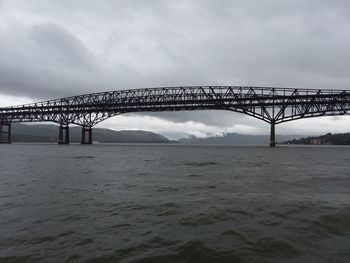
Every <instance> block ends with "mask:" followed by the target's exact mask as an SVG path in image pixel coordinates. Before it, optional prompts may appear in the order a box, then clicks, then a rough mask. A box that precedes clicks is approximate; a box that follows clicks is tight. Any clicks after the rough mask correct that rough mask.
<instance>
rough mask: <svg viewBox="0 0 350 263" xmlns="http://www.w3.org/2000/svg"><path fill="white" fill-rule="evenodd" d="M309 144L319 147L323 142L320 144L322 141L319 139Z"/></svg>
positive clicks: (312, 140)
mask: <svg viewBox="0 0 350 263" xmlns="http://www.w3.org/2000/svg"><path fill="white" fill-rule="evenodd" d="M310 144H312V145H321V144H323V142H322V140H321V139H317V138H316V139H311V141H310Z"/></svg>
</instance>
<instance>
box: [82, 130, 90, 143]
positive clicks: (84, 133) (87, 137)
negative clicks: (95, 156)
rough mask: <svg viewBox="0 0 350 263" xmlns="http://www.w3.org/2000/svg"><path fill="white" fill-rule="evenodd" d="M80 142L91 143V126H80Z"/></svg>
mask: <svg viewBox="0 0 350 263" xmlns="http://www.w3.org/2000/svg"><path fill="white" fill-rule="evenodd" d="M81 144H92V127H85V126H84V127H82V129H81Z"/></svg>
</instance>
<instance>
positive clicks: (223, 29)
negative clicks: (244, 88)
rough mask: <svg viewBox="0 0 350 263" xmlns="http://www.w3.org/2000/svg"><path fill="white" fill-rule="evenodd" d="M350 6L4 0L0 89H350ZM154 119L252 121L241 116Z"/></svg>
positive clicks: (313, 1)
mask: <svg viewBox="0 0 350 263" xmlns="http://www.w3.org/2000/svg"><path fill="white" fill-rule="evenodd" d="M349 8H350V3H349V1H346V0H335V1H327V0H306V1H305V0H295V1H279V0H265V1H260V0H247V1H232V0H223V1H211V0H192V1H188V0H180V1H170V0H162V1H161V0H155V1H137V0H128V1H126V0H120V1H93V0H84V1H82V0H77V1H68V0H63V1H46V0H28V1H19V0H11V1H10V0H7V1H6V0H5V1H1V0H0V39H1V41H0V95H1V94H3V95H6V94H7V95H16V96H21V97H28V98H31V99H33V100H40V99H49V98H55V97H61V96H69V95H74V94H81V93H89V92H95V91H104V90H116V89H127V88H140V87H154V86H172V85H173V86H179V85H215V84H217V85H220V84H223V85H259V86H260V85H261V86H284V87H303V88H339V89H349V83H350V74H349V73H350V72H349V71H350V59H349V58H350V50H349V48H348V46H349V44H350V26H349V25H350V17H349V16H348V13H347V10H349ZM153 116H158V117H160V118H163V119H167V120H171V121H174V122H182V121H185V120H197V121H200V122H203V123H209V124H211V125H216V126H219V127H224V126H227V125H229V124H230V123H233V122H239V123H247V124H248V123H251V122H250V120H251V119H250V118H248V117H246V116H241V115H237V114H232V113H220V117H217V116H218V115H217V114H216V113H211V112H200V113H193V112H190V113H189V112H183V113H176V114H175V113H159V114H153ZM214 116H216V117H214ZM254 124H255V123H254Z"/></svg>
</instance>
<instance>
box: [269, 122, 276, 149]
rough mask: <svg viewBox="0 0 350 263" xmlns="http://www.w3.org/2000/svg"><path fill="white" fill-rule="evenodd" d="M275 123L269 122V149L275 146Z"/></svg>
mask: <svg viewBox="0 0 350 263" xmlns="http://www.w3.org/2000/svg"><path fill="white" fill-rule="evenodd" d="M275 126H276V124H275V121H271V131H270V147H275V146H276V130H275Z"/></svg>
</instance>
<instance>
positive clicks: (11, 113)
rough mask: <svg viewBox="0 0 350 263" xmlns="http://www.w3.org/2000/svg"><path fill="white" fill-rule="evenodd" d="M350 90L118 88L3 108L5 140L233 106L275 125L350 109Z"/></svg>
mask: <svg viewBox="0 0 350 263" xmlns="http://www.w3.org/2000/svg"><path fill="white" fill-rule="evenodd" d="M349 109H350V90H330V89H322V90H316V89H290V88H272V87H245V86H184V87H160V88H148V89H147V88H146V89H131V90H117V91H110V92H100V93H92V94H86V95H80V96H72V97H67V98H62V99H54V100H49V101H43V102H38V103H30V104H24V105H19V106H12V107H5V108H0V136H1V137H0V142H11V123H15V122H54V123H57V124H59V143H65V144H67V143H69V125H70V124H75V125H79V126H81V127H82V137H81V138H82V140H81V142H82V143H83V144H84V143H89V144H90V143H92V127H93V126H94V125H96V124H97V123H99V122H101V121H103V120H105V119H107V118H110V117H113V116H116V115H119V114H123V113H130V112H159V111H190V110H229V111H235V112H239V113H244V114H247V115H250V116H252V117H255V118H257V119H260V120H262V121H265V122H267V123H269V124H270V125H271V139H270V146H275V125H277V124H280V123H283V122H287V121H292V120H297V119H301V118H311V117H319V116H334V115H346V114H349Z"/></svg>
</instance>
